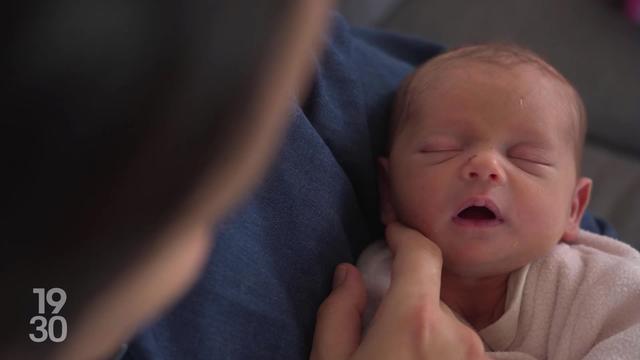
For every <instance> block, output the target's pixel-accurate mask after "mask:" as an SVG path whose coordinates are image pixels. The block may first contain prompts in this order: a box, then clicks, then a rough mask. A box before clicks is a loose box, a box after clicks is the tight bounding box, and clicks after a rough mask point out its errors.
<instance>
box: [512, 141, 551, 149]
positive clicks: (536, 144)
mask: <svg viewBox="0 0 640 360" xmlns="http://www.w3.org/2000/svg"><path fill="white" fill-rule="evenodd" d="M552 147H553V145H552V144H551V143H550V142H549V141H540V140H535V141H520V142H517V143H515V144H513V145H512V146H511V148H512V149H513V148H532V149H536V150H547V149H551V148H552Z"/></svg>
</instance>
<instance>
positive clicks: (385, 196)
mask: <svg viewBox="0 0 640 360" xmlns="http://www.w3.org/2000/svg"><path fill="white" fill-rule="evenodd" d="M378 190H379V193H380V221H382V223H383V224H384V225H385V226H386V225H389V224H390V223H392V222H394V221H396V212H395V210H393V206H392V205H391V184H390V182H389V159H388V158H386V157H379V158H378Z"/></svg>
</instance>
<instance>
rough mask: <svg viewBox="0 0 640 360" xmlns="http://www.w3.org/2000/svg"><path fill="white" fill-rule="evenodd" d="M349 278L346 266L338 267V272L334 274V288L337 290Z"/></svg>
mask: <svg viewBox="0 0 640 360" xmlns="http://www.w3.org/2000/svg"><path fill="white" fill-rule="evenodd" d="M346 278H347V267H346V266H345V265H338V267H337V268H336V272H335V273H334V274H333V288H334V289H335V288H337V287H339V286H340V285H342V284H343V283H344V280H345V279H346Z"/></svg>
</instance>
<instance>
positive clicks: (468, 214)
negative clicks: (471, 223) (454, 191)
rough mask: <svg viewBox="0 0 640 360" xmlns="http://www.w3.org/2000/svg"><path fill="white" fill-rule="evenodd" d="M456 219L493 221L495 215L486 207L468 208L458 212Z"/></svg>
mask: <svg viewBox="0 0 640 360" xmlns="http://www.w3.org/2000/svg"><path fill="white" fill-rule="evenodd" d="M458 217H459V218H461V219H465V220H493V219H496V214H495V213H494V212H493V211H491V209H489V208H488V207H486V206H469V207H468V208H466V209H464V210H462V211H460V213H458Z"/></svg>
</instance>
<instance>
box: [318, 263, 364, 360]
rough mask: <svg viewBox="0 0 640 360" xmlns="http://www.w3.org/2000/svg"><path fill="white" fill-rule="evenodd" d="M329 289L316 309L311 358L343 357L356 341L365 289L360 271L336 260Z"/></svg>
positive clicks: (354, 345) (355, 346)
mask: <svg viewBox="0 0 640 360" xmlns="http://www.w3.org/2000/svg"><path fill="white" fill-rule="evenodd" d="M333 287H334V289H333V291H332V292H331V294H330V295H329V297H328V298H327V299H326V300H325V301H324V302H323V303H322V305H321V306H320V309H319V310H318V318H317V320H316V331H315V335H314V338H313V348H312V350H311V359H312V360H346V359H347V358H349V357H350V356H351V354H353V352H354V351H355V350H356V349H357V348H358V345H359V344H360V335H361V318H362V312H363V311H364V306H365V304H366V291H365V287H364V282H363V280H362V276H361V275H360V272H359V271H358V270H357V269H356V268H355V267H354V266H353V265H351V264H346V263H345V264H340V265H338V267H337V268H336V272H335V274H334V284H333Z"/></svg>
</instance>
